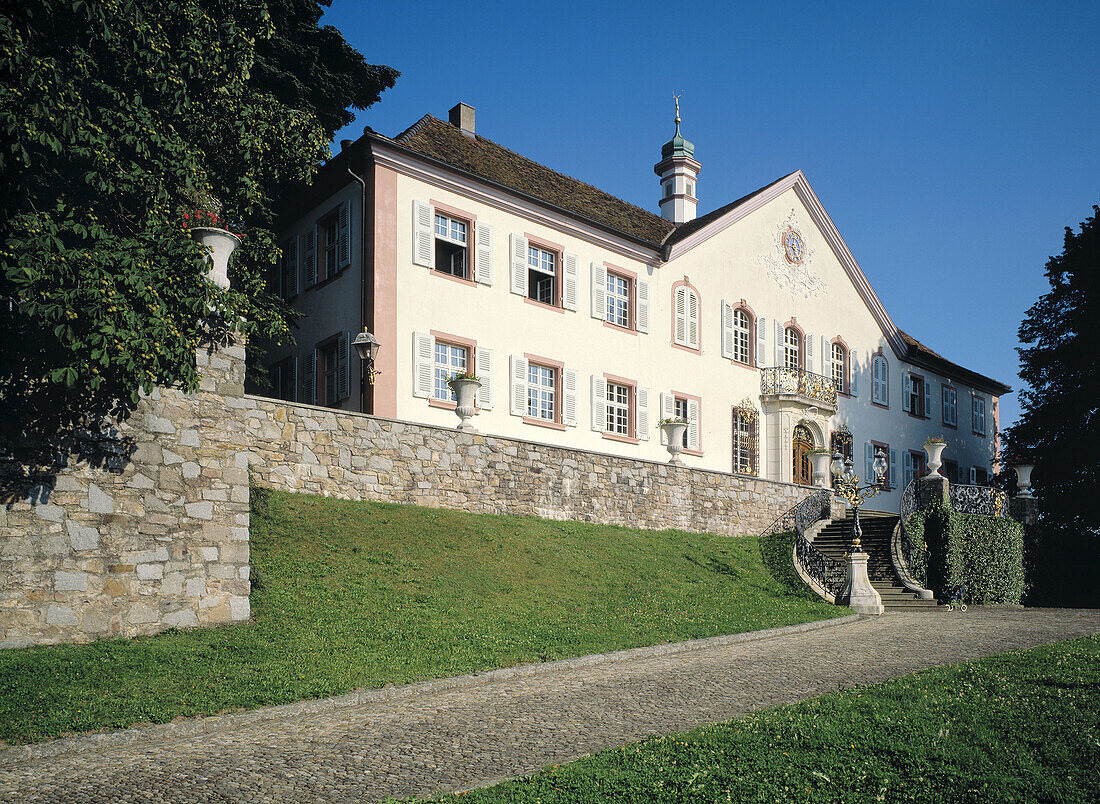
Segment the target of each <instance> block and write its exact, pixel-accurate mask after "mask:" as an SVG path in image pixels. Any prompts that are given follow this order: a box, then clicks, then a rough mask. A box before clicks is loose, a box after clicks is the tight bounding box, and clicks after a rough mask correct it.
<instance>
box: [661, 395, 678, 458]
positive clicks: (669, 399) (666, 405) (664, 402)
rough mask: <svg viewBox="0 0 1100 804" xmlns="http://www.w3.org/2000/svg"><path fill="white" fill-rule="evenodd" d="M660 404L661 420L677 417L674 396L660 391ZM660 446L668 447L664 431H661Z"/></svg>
mask: <svg viewBox="0 0 1100 804" xmlns="http://www.w3.org/2000/svg"><path fill="white" fill-rule="evenodd" d="M660 403H661V418H662V419H672V418H675V417H676V415H677V413H676V411H677V409H678V405H677V401H676V395H675V394H669V393H665V392H664V391H662V392H661V396H660ZM661 445H662V446H667V445H668V439H667V438H666V437H665V431H664V430H662V431H661Z"/></svg>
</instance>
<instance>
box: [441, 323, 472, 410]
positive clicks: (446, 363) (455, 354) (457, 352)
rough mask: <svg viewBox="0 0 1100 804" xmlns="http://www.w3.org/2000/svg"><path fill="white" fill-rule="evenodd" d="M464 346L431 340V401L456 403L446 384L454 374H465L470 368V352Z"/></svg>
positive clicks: (450, 389) (467, 347)
mask: <svg viewBox="0 0 1100 804" xmlns="http://www.w3.org/2000/svg"><path fill="white" fill-rule="evenodd" d="M471 351H472V350H471V349H470V347H469V346H467V345H466V344H457V343H448V342H447V341H445V340H442V339H441V338H433V347H432V354H433V361H432V399H435V400H437V401H439V402H457V401H458V397H457V396H456V395H455V392H454V389H452V388H451V386H450V385H448V384H447V383H448V382H449V381H450V379H451V377H453V376H455V375H456V374H465V373H466V372H467V371H469V367H470V352H471Z"/></svg>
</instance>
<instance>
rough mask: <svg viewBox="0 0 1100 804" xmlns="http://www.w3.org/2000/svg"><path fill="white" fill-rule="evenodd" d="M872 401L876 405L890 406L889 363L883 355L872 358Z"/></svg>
mask: <svg viewBox="0 0 1100 804" xmlns="http://www.w3.org/2000/svg"><path fill="white" fill-rule="evenodd" d="M871 372H872V376H871V382H872V389H871V394H872V395H871V401H872V402H873V403H874V404H876V405H881V406H883V407H889V387H890V386H889V374H888V372H889V364H887V362H886V358H885V357H883V356H882V355H875V356H874V358H873V359H872V360H871Z"/></svg>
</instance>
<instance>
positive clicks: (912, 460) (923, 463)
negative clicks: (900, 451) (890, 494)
mask: <svg viewBox="0 0 1100 804" xmlns="http://www.w3.org/2000/svg"><path fill="white" fill-rule="evenodd" d="M927 460H928V456H927V455H925V454H924V452H922V451H919V450H909V451H908V452H906V453H905V465H904V467H903V477H902V488H906V487H908V485H909V484H910V483H912V482H913V480H915V479H916V478H918V477H924V476H925V475H926V474H928V467H927Z"/></svg>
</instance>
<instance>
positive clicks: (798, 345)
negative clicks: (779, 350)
mask: <svg viewBox="0 0 1100 804" xmlns="http://www.w3.org/2000/svg"><path fill="white" fill-rule="evenodd" d="M783 367H784V368H789V369H797V368H802V335H801V333H799V331H798V330H797V329H795V328H794V327H787V328H786V329H785V330H784V331H783Z"/></svg>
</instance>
